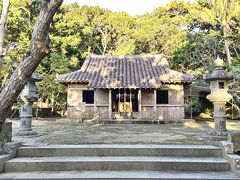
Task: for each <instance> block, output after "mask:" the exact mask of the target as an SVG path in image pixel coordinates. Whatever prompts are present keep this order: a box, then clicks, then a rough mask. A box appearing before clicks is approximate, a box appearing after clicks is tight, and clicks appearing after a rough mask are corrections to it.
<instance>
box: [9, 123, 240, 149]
mask: <svg viewBox="0 0 240 180" xmlns="http://www.w3.org/2000/svg"><path fill="white" fill-rule="evenodd" d="M12 122H13V133H14V134H15V133H16V132H17V130H18V127H19V123H20V121H19V120H12ZM227 126H228V129H229V131H231V132H239V131H240V123H239V121H228V123H227ZM212 127H213V122H209V121H198V122H185V123H183V124H159V125H158V124H153V125H152V124H111V125H101V124H97V125H86V124H81V123H76V122H75V123H74V122H62V121H59V120H46V119H45V120H38V121H37V120H34V121H33V129H34V130H35V131H37V132H38V133H39V135H38V136H34V137H18V136H15V135H13V141H21V142H24V143H27V144H36V143H41V144H42V143H43V144H90V143H93V144H95V143H136V144H137V143H144V144H146V143H155V144H212V142H206V141H204V140H202V139H201V137H200V136H201V134H204V133H207V132H208V131H209V130H210V129H211V128H212Z"/></svg>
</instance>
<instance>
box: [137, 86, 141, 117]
mask: <svg viewBox="0 0 240 180" xmlns="http://www.w3.org/2000/svg"><path fill="white" fill-rule="evenodd" d="M138 119H142V93H141V89H139V90H138Z"/></svg>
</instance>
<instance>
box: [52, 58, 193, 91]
mask: <svg viewBox="0 0 240 180" xmlns="http://www.w3.org/2000/svg"><path fill="white" fill-rule="evenodd" d="M192 80H193V78H192V76H190V75H188V74H183V73H180V72H177V71H174V70H171V69H170V67H169V64H168V61H167V60H166V58H165V57H164V56H163V55H162V54H160V55H143V56H140V55H134V56H103V55H99V56H98V55H93V56H89V57H88V58H87V59H86V60H85V62H84V64H83V66H82V67H81V69H80V70H78V71H75V72H72V73H68V74H63V75H59V76H57V78H56V81H57V82H60V83H63V84H68V83H87V84H88V87H90V88H159V87H161V86H162V84H163V83H190V82H191V81H192Z"/></svg>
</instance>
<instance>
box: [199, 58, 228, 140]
mask: <svg viewBox="0 0 240 180" xmlns="http://www.w3.org/2000/svg"><path fill="white" fill-rule="evenodd" d="M203 79H205V80H207V81H210V90H211V94H209V95H208V96H207V99H208V100H209V101H211V102H212V103H213V105H214V124H215V127H214V129H213V130H212V131H210V132H209V133H208V134H207V135H205V136H204V137H205V138H207V139H210V140H219V141H222V140H227V135H228V131H227V128H226V109H225V105H226V103H227V102H229V101H230V100H231V99H232V96H231V95H230V94H229V93H228V86H227V81H228V80H231V79H233V73H232V72H227V71H226V70H225V69H224V62H223V60H222V59H220V58H219V57H218V58H217V59H216V60H215V61H214V69H213V70H212V71H211V72H207V73H205V74H204V76H203Z"/></svg>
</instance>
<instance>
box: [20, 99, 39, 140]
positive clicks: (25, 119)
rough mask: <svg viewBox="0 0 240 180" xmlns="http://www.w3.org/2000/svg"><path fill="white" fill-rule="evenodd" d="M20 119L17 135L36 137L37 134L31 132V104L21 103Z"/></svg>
mask: <svg viewBox="0 0 240 180" xmlns="http://www.w3.org/2000/svg"><path fill="white" fill-rule="evenodd" d="M20 118H21V122H20V129H19V131H18V132H17V135H18V136H31V135H37V132H36V131H33V130H32V102H21V110H20Z"/></svg>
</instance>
